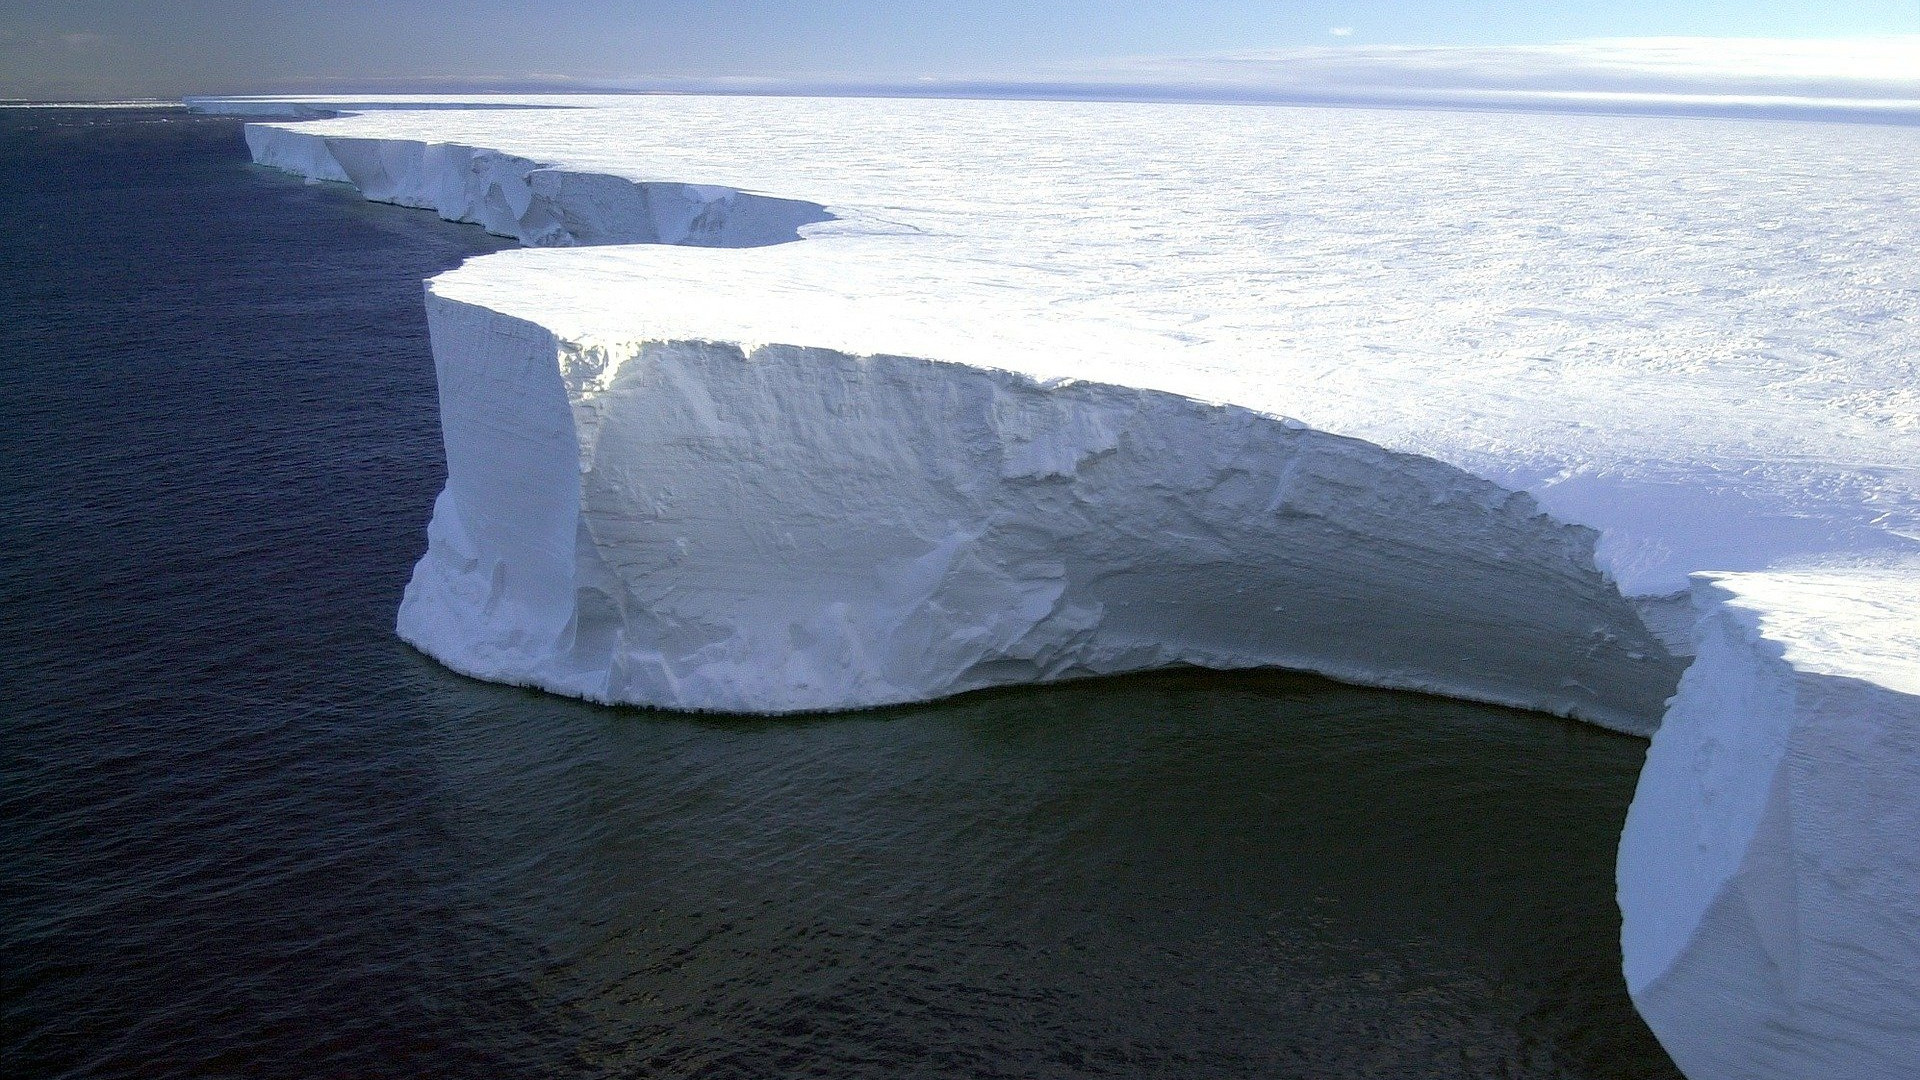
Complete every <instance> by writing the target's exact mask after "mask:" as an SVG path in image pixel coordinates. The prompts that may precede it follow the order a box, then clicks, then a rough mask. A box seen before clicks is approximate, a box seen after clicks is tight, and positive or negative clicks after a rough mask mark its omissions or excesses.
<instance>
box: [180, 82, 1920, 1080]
mask: <svg viewBox="0 0 1920 1080" xmlns="http://www.w3.org/2000/svg"><path fill="white" fill-rule="evenodd" d="M275 101H276V102H277V103H278V105H279V106H280V107H284V108H293V109H301V110H306V111H308V112H311V113H319V112H323V111H326V110H328V109H329V108H330V106H337V105H339V104H340V103H337V102H335V103H329V102H328V101H325V100H322V99H275ZM459 103H460V102H459V101H458V100H454V99H427V98H403V97H396V98H391V99H372V98H369V99H355V100H354V101H353V102H352V103H351V104H352V114H351V115H338V116H335V117H333V118H331V119H324V120H317V121H304V122H257V123H252V124H249V125H248V127H247V138H248V142H249V146H250V147H251V149H252V152H253V155H254V157H255V159H256V160H257V161H259V162H261V163H263V164H267V165H272V166H275V167H278V168H282V169H286V170H288V171H291V172H294V173H297V174H300V175H304V176H307V177H310V178H314V179H320V180H334V181H343V182H347V183H352V184H354V185H355V186H357V187H358V188H359V189H360V190H361V191H362V192H363V193H364V194H366V195H367V196H368V197H369V198H375V199H380V200H384V201H389V202H395V203H400V204H403V205H409V206H420V207H428V208H432V209H435V210H437V211H438V212H439V213H440V214H441V215H442V216H445V217H447V218H449V219H451V220H460V221H471V222H475V223H478V224H480V225H482V226H483V227H485V228H487V229H489V230H491V231H494V232H497V233H501V234H503V235H507V236H513V237H516V238H518V239H520V240H521V241H523V242H524V243H525V244H527V245H528V246H527V247H524V248H521V249H518V250H512V251H507V252H501V253H498V254H495V255H490V256H486V257H484V258H480V259H475V260H471V261H469V262H468V263H467V264H466V265H464V266H462V267H460V268H459V269H457V270H454V271H451V272H449V273H446V274H443V275H440V276H439V277H437V278H435V279H433V280H432V281H430V282H429V283H428V285H427V297H426V303H427V313H428V319H429V324H430V328H431V330H432V336H433V343H434V355H435V364H436V370H437V373H438V377H439V385H440V395H441V413H442V428H443V432H444V436H445V443H446V452H447V464H448V482H447V486H446V488H445V490H444V491H443V492H442V494H441V495H440V497H439V499H438V501H437V502H436V504H435V507H434V509H433V515H432V522H431V524H430V526H429V530H428V550H427V552H426V554H425V556H424V557H423V558H422V559H421V561H420V563H419V565H418V567H417V568H416V570H415V573H414V576H413V579H412V581H411V582H410V584H409V585H408V588H407V591H406V595H405V597H404V599H403V601H402V604H401V609H400V613H399V617H398V628H399V631H400V633H401V635H402V636H403V637H405V638H406V639H407V640H409V641H411V642H413V643H414V644H416V645H417V646H419V647H420V648H421V649H422V650H424V651H426V652H427V653H429V654H431V655H433V656H435V657H436V658H438V659H440V660H441V661H442V662H444V663H446V664H447V665H448V666H450V667H452V668H455V669H456V670H460V671H463V672H466V673H469V674H472V675H476V676H479V677H482V678H488V679H495V680H500V681H505V682H512V683H519V684H524V685H531V686H539V687H543V688H546V689H550V690H554V691H557V692H561V693H567V694H573V695H576V696H580V697H585V698H589V699H593V700H598V701H607V702H626V703H634V704H643V705H653V706H662V707H669V708H678V709H726V710H742V711H754V712H767V713H777V712H794V711H806V710H822V709H844V708H855V707H865V706H872V705H882V704H887V703H892V702H901V701H912V700H924V699H928V698H933V697H938V696H942V695H945V694H952V693H958V692H961V691H965V690H968V689H972V688H975V687H983V686H989V685H996V684H1004V683H1016V682H1034V681H1046V680H1053V679H1063V678H1072V677H1077V676H1082V675H1093V674H1100V673H1105V672H1117V671H1125V670H1133V669H1139V668H1147V667H1155V666H1162V665H1168V664H1197V665H1203V666H1210V667H1220V668H1231V667H1243V666H1253V665H1279V666H1285V667H1291V668H1299V669H1305V670H1312V671H1317V672H1321V673H1323V674H1327V675H1330V676H1332V677H1335V678H1340V679H1345V680H1350V681H1354V682H1360V683H1366V684H1371V685H1380V686H1389V687H1401V688H1410V689H1419V690H1425V691H1430V692H1435V693H1442V694H1448V695H1453V696H1458V697H1463V698H1470V699H1475V700H1481V701H1488V702H1496V703H1501V704H1507V705H1515V706H1520V707H1524V708H1530V709H1537V710H1541V711H1545V712H1551V713H1556V714H1559V715H1564V716H1571V717H1578V718H1581V719H1585V720H1589V721H1591V722H1594V723H1598V724H1602V725H1605V726H1608V727H1612V728H1615V729H1617V730H1622V731H1628V732H1635V733H1641V734H1645V733H1648V732H1653V731H1654V729H1655V728H1656V727H1658V728H1659V730H1658V731H1657V732H1655V734H1654V739H1653V743H1652V745H1651V749H1650V752H1649V759H1648V766H1647V770H1646V774H1645V776H1644V778H1643V780H1642V784H1641V790H1640V792H1639V795H1638V796H1637V798H1636V801H1635V804H1634V808H1633V812H1632V816H1631V818H1630V820H1629V822H1628V826H1627V829H1626V833H1625V836H1624V839H1623V844H1622V850H1621V862H1620V901H1621V907H1622V911H1623V914H1624V917H1625V930H1624V934H1623V955H1624V960H1625V970H1626V974H1627V980H1628V986H1629V990H1630V992H1631V993H1632V994H1633V995H1634V998H1635V1000H1636V1002H1637V1003H1638V1005H1639V1007H1640V1009H1641V1011H1642V1013H1643V1015H1645V1016H1646V1017H1647V1019H1648V1022H1649V1023H1650V1025H1651V1026H1652V1027H1653V1029H1654V1031H1655V1032H1656V1034H1657V1035H1658V1036H1659V1037H1660V1038H1661V1040H1662V1041H1663V1043H1664V1044H1665V1045H1666V1046H1667V1047H1668V1049H1669V1050H1670V1052H1672V1054H1673V1056H1674V1058H1675V1060H1676V1061H1678V1062H1679V1063H1680V1064H1681V1067H1682V1068H1683V1069H1685V1070H1686V1071H1687V1073H1688V1075H1689V1076H1691V1077H1693V1078H1694V1080H1709V1078H1718V1077H1747V1076H1769V1077H1790V1076H1791V1077H1806V1076H1814V1075H1816V1074H1818V1075H1821V1076H1823V1077H1824V1076H1830V1075H1846V1076H1862V1077H1869V1076H1907V1075H1914V1074H1915V1072H1916V1070H1915V1069H1914V1067H1913V1066H1914V1063H1915V1061H1916V1060H1920V1051H1916V1047H1920V1024H1916V1023H1915V1022H1914V1021H1913V1020H1911V1017H1913V1016H1914V1015H1920V1014H1916V1013H1915V1011H1914V1009H1913V1008H1912V1005H1913V997H1914V994H1915V993H1916V988H1917V987H1920V919H1916V917H1915V916H1916V912H1915V910H1914V909H1913V906H1912V903H1911V898H1912V897H1913V896H1915V895H1920V861H1916V860H1915V858H1914V854H1913V853H1914V847H1913V839H1912V838H1913V837H1914V836H1915V835H1920V833H1916V832H1915V830H1914V828H1913V825H1914V824H1915V820H1914V817H1915V809H1914V808H1915V807H1916V806H1920V797H1916V796H1915V795H1914V794H1912V792H1914V791H1915V790H1917V789H1916V788H1915V786H1914V785H1913V784H1912V782H1911V781H1912V774H1913V773H1914V771H1915V770H1916V768H1917V767H1920V766H1917V765H1916V762H1917V761H1920V758H1917V757H1916V753H1915V746H1914V743H1913V736H1912V732H1913V730H1914V724H1913V719H1914V713H1913V701H1914V694H1915V689H1914V687H1913V686H1912V685H1911V681H1910V680H1911V672H1912V671H1914V670H1920V667H1917V666H1916V665H1917V664H1920V634H1917V633H1915V632H1914V628H1915V626H1916V625H1920V593H1917V592H1916V587H1915V582H1917V581H1920V438H1915V437H1914V436H1915V433H1916V431H1920V389H1916V388H1917V387H1920V370H1916V368H1915V367H1914V357H1915V356H1916V355H1920V266H1916V264H1915V263H1914V262H1913V260H1912V259H1911V258H1910V257H1909V255H1908V253H1909V252H1911V251H1912V250H1915V249H1916V248H1917V247H1920V214H1917V213H1915V212H1914V211H1915V209H1916V207H1915V206H1914V204H1913V194H1912V188H1911V182H1910V176H1909V170H1907V169H1906V168H1905V167H1904V164H1903V163H1904V162H1908V161H1912V160H1915V159H1916V157H1917V156H1920V129H1913V128H1903V127H1892V126H1868V125H1846V124H1818V123H1767V122H1745V123H1732V122H1725V121H1701V120H1690V121H1677V120H1672V119H1660V118H1648V117H1638V118H1630V117H1605V116H1579V117H1567V116H1558V117H1556V116H1542V115H1538V114H1527V115H1514V114H1509V115H1488V114H1474V113H1444V112H1433V113H1420V112H1410V111H1393V110H1357V109H1293V108H1277V107H1270V108H1259V109H1250V108H1244V107H1236V106H1207V105H1178V106H1176V105H1166V104H1160V105H1125V104H1115V103H1085V102H1082V103H1062V102H1004V101H1003V102H981V101H905V100H879V101H876V100H864V101H863V100H853V99H831V100H818V99H816V100H806V99H791V98H766V99H752V98H675V97H640V98H585V97H554V98H516V99H513V100H512V101H511V102H505V103H503V102H494V103H493V104H495V105H499V104H514V105H517V106H520V107H517V108H490V109H466V110H463V109H459V108H455V107H453V106H457V105H458V104H459ZM197 105H198V107H201V108H203V109H208V110H214V111H218V110H222V109H224V108H226V107H227V103H223V102H221V101H218V100H209V101H203V102H199V103H197ZM429 106H431V107H432V108H428V107H429ZM233 108H234V109H235V110H236V111H242V112H248V113H251V114H254V115H258V114H260V112H261V111H262V110H263V109H264V108H266V105H264V104H263V103H262V101H260V100H249V101H245V102H240V103H236V104H234V105H233ZM1695 654H1697V658H1695V659H1693V662H1692V665H1691V667H1687V668H1686V674H1685V675H1684V677H1682V676H1681V675H1680V672H1681V669H1682V667H1683V666H1684V665H1685V664H1686V661H1687V659H1688V658H1689V657H1692V656H1694V655H1695ZM1903 673H1905V674H1903ZM1676 680H1677V681H1678V693H1677V695H1676V694H1675V686H1676ZM1669 695H1674V696H1672V699H1671V704H1670V705H1669V704H1668V698H1669ZM1663 710H1665V713H1666V719H1665V721H1664V722H1663V721H1662V720H1661V716H1662V712H1663Z"/></svg>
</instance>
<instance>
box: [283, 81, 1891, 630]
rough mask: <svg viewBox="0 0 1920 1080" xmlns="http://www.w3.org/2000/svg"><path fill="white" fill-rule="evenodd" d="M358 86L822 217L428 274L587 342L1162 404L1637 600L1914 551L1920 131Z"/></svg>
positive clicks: (338, 123) (384, 124) (360, 121)
mask: <svg viewBox="0 0 1920 1080" xmlns="http://www.w3.org/2000/svg"><path fill="white" fill-rule="evenodd" d="M446 100H447V99H385V100H384V101H383V100H382V99H378V98H356V99H354V104H355V107H360V108H368V109H369V110H370V111H368V112H365V113H363V114H361V115H356V116H351V117H345V118H341V119H336V120H331V121H325V122H321V123H318V124H308V125H303V126H302V127H301V130H303V131H308V132H313V133H318V134H325V135H330V136H359V137H370V138H380V139H408V140H419V141H423V142H450V143H461V144H465V145H469V146H480V147H488V148H492V149H496V150H500V151H503V152H506V153H510V154H516V155H520V156H524V157H527V158H531V159H534V160H536V161H540V162H544V163H551V164H555V165H560V166H564V167H565V168H568V169H572V170H580V171H584V172H593V173H607V174H613V175H618V176H622V177H627V178H631V179H635V180H645V181H674V182H683V183H693V184H711V185H719V186H725V187H732V188H738V189H742V190H746V191H752V192H760V193H765V194H769V195H774V196H778V197H782V198H789V199H799V200H808V201H812V202H816V203H820V204H823V205H825V206H827V207H828V208H829V209H830V210H831V211H832V212H833V213H834V214H835V215H836V216H837V218H838V219H839V220H836V221H832V222H824V223H819V224H814V225H808V226H805V227H804V228H803V229H802V230H801V232H802V234H803V235H804V236H805V237H806V238H807V242H805V243H801V244H793V245H783V246H779V247H773V248H760V249H754V250H751V251H742V250H728V251H715V250H697V251H696V250H686V249H681V248H675V247H667V246H658V245H649V246H621V247H603V248H595V249H590V250H522V251H514V252H508V253H503V254H501V255H496V256H493V257H490V258H487V259H484V260H479V261H476V262H475V263H472V264H470V265H469V266H467V267H466V268H463V269H462V270H460V271H456V272H454V273H453V274H450V275H447V276H445V277H443V278H441V279H439V280H438V281H437V282H436V283H435V289H436V291H438V292H440V293H441V294H442V295H446V296H449V297H452V298H455V299H466V300H472V301H474V302H478V303H482V304H485V305H486V306H488V307H491V308H494V309H496V310H500V311H503V312H505V313H507V314H511V315H515V316H518V317H522V318H526V319H528V320H530V321H533V322H536V323H539V324H540V325H543V326H547V327H549V328H551V329H554V330H555V331H556V332H557V333H559V334H561V336H562V337H569V338H575V339H581V340H592V339H608V340H621V341H627V340H637V339H642V338H684V337H698V338H707V339H725V340H734V341H740V342H765V343H792V344H803V345H807V346H818V347H827V348H836V349H840V350H844V351H847V352H851V353H855V354H869V353H892V354H903V355H910V356H923V357H933V358H938V359H944V360H954V361H960V362H967V363H979V364H985V365H990V366H995V367H1010V366H1011V367H1017V368H1018V369H1019V370H1021V371H1023V372H1025V373H1027V374H1031V375H1034V376H1036V377H1040V378H1054V377H1072V378H1081V379H1090V380H1097V381H1102V382H1112V383H1120V384H1125V385H1132V386H1141V387H1149V388H1154V389H1162V390H1168V391H1172V392H1176V393H1180V394H1185V395H1189V396H1193V397H1197V398H1201V399H1204V400H1211V401H1220V402H1230V403H1234V404H1239V405H1244V406H1247V407H1250V408H1253V409H1256V410H1260V411H1265V412H1270V413H1276V414H1281V415H1286V416H1291V417H1295V418H1298V419H1300V420H1301V421H1303V422H1305V423H1307V424H1309V425H1311V426H1313V427H1315V428H1319V429H1323V430H1327V431H1332V432H1337V433H1340V434H1346V435H1353V436H1356V437H1359V438H1364V439H1367V440H1369V441H1372V442H1375V443H1378V444H1380V445H1383V446H1386V447H1389V448H1392V449H1399V450H1406V451H1410V452H1415V453H1420V454H1424V455H1428V456H1432V457H1436V458H1439V459H1441V460H1444V461H1447V462H1449V463H1452V464H1455V465H1458V466H1460V467H1462V468H1465V469H1467V470H1469V471H1471V472H1474V473H1476V474H1478V475H1481V476H1484V477H1486V478H1488V479H1491V480H1494V481H1496V482H1498V483H1501V484H1503V485H1506V486H1508V487H1513V488H1518V489H1522V490H1526V491H1528V492H1531V493H1532V494H1534V495H1535V496H1536V497H1537V498H1538V499H1539V500H1540V502H1541V504H1542V505H1543V506H1544V507H1545V508H1546V509H1547V510H1549V511H1550V512H1552V513H1554V514H1555V515H1556V516H1558V517H1560V518H1562V519H1563V520H1568V521H1573V522H1577V523H1582V524H1588V525H1592V526H1595V527H1598V528H1600V529H1602V531H1603V537H1602V540H1601V544H1600V560H1601V563H1602V565H1603V567H1604V568H1605V569H1607V570H1609V571H1610V572H1611V573H1613V574H1614V576H1615V577H1616V579H1617V580H1618V581H1619V583H1620V584H1621V586H1622V588H1623V590H1625V591H1627V592H1629V593H1635V594H1659V593H1667V592H1672V591H1676V590H1679V589H1681V588H1684V587H1685V585H1686V574H1687V573H1689V572H1691V571H1696V570H1722V571H1726V570H1755V569H1762V568H1767V567H1771V566H1778V565H1782V564H1787V563H1799V562H1808V561H1816V562H1817V561H1821V559H1822V557H1824V556H1831V555H1856V554H1861V553H1884V554H1893V553H1896V552H1903V551H1904V552H1912V551H1915V550H1920V261H1916V260H1915V259H1913V258H1912V254H1911V253H1912V252H1914V251H1916V250H1920V187H1916V185H1914V184H1913V183H1912V177H1913V176H1914V175H1915V171H1916V169H1917V168H1920V129H1913V128H1903V127H1892V126H1870V125H1846V124H1817V123H1801V122H1766V121H1728V120H1707V119H1674V118H1653V117H1606V116H1561V115H1541V114H1484V113H1471V112H1444V111H1393V110H1364V109H1311V108H1281V107H1247V106H1224V105H1221V106H1214V105H1173V104H1153V105H1142V104H1107V103H1061V102H1008V101H991V102H981V101H914V100H856V99H791V98H731V97H729V98H695V97H613V98H579V97H558V98H515V99H511V100H512V101H513V102H516V103H521V104H528V105H546V106H559V108H539V109H486V110H476V111H443V110H435V111H427V112H420V111H406V110H405V109H379V108H374V106H379V105H382V104H387V105H405V104H407V103H408V102H418V103H426V102H428V101H430V102H431V103H434V104H444V103H445V102H446Z"/></svg>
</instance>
